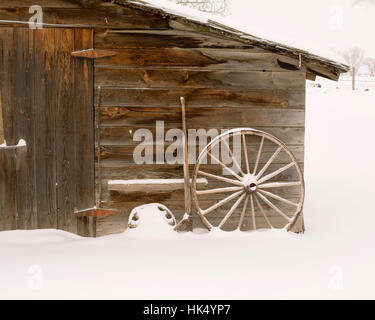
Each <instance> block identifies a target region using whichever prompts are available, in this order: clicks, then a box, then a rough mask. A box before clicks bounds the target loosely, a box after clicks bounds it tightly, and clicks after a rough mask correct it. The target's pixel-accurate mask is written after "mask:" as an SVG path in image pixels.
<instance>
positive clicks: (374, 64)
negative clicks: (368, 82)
mask: <svg viewBox="0 0 375 320" xmlns="http://www.w3.org/2000/svg"><path fill="white" fill-rule="evenodd" d="M365 64H366V66H367V67H368V69H369V70H370V75H371V77H375V58H367V59H366V62H365Z"/></svg>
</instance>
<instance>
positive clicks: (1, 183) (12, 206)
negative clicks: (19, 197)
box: [0, 148, 17, 230]
mask: <svg viewBox="0 0 375 320" xmlns="http://www.w3.org/2000/svg"><path fill="white" fill-rule="evenodd" d="M15 163H16V161H15V149H14V148H9V149H8V148H2V149H0V164H1V165H0V194H1V198H0V230H14V229H16V226H17V224H16V223H17V208H16V179H17V177H16V165H15Z"/></svg>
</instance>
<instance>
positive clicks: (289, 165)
mask: <svg viewBox="0 0 375 320" xmlns="http://www.w3.org/2000/svg"><path fill="white" fill-rule="evenodd" d="M293 166H294V162H291V163H289V164H287V165H286V166H284V167H282V168H280V169H278V170H276V171H274V172H272V173H270V174H267V175H266V176H264V177H263V178H262V179H259V180H258V183H259V184H261V183H263V182H266V181H268V180H270V179H272V178H273V177H275V176H277V175H278V174H280V173H281V172H284V171H285V170H288V169H289V168H290V167H293Z"/></svg>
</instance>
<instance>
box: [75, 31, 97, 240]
mask: <svg viewBox="0 0 375 320" xmlns="http://www.w3.org/2000/svg"><path fill="white" fill-rule="evenodd" d="M74 38H75V44H74V46H75V48H74V49H75V51H77V50H83V49H86V48H90V47H92V46H93V31H92V30H90V29H76V30H75V34H74ZM93 85H94V80H93V62H92V60H89V59H74V92H75V93H74V105H73V117H74V121H75V137H76V141H77V142H76V145H75V163H76V170H75V176H76V177H75V179H76V181H77V184H76V191H75V193H76V204H75V210H83V209H87V208H91V207H93V206H94V205H95V190H94V188H95V176H94V170H95V169H94V153H95V151H94V114H93V113H94V110H93V109H94V107H93V106H94V104H93ZM80 220H81V219H78V228H79V223H80ZM83 220H85V219H83ZM90 221H91V220H90V218H89V225H90V223H91V222H90ZM93 228H94V227H93ZM89 230H91V229H89ZM87 236H90V234H88V235H87Z"/></svg>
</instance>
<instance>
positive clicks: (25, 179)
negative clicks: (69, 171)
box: [13, 28, 35, 229]
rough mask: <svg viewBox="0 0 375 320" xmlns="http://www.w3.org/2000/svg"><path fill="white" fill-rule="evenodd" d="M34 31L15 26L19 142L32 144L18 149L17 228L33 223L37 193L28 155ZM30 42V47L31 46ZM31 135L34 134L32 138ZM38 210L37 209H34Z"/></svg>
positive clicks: (17, 130) (32, 164) (15, 115)
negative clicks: (21, 140) (32, 216)
mask: <svg viewBox="0 0 375 320" xmlns="http://www.w3.org/2000/svg"><path fill="white" fill-rule="evenodd" d="M30 38H31V39H32V32H31V30H30V29H25V28H18V29H15V30H14V43H15V47H14V50H15V52H14V56H15V60H16V61H17V63H16V65H15V83H14V84H13V85H14V86H15V88H14V92H15V98H14V99H15V107H14V120H15V127H16V142H19V140H20V139H23V140H25V141H26V143H27V144H30V146H29V149H27V148H20V149H17V150H16V169H17V170H16V172H17V183H16V191H17V192H16V202H17V229H29V228H30V227H31V213H32V212H33V210H32V208H33V206H32V203H33V202H34V201H33V197H34V187H33V186H34V178H33V177H34V174H33V173H34V166H35V163H34V161H33V158H32V157H31V158H30V159H28V153H27V150H29V152H30V155H32V152H33V143H32V141H33V136H34V134H33V125H32V119H31V118H32V117H31V113H32V110H31V106H32V105H31V103H32V100H31V98H32V91H33V90H34V85H33V83H34V75H33V69H32V62H33V57H32V54H31V50H32V41H30ZM30 45H31V48H30ZM31 137H32V138H31ZM30 142H31V143H30ZM34 213H35V211H34Z"/></svg>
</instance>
